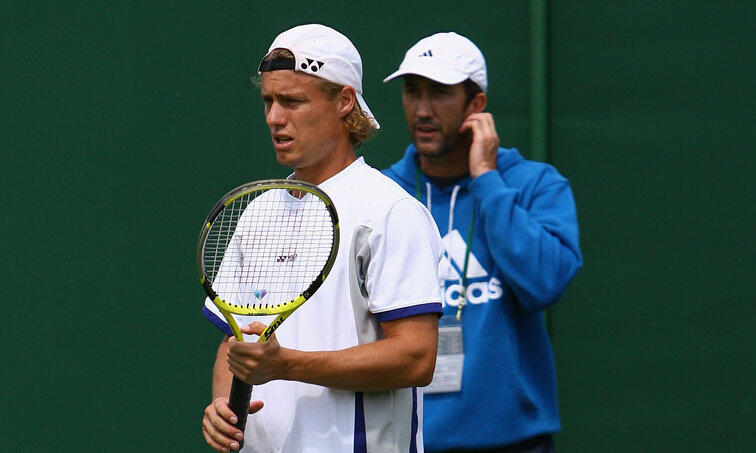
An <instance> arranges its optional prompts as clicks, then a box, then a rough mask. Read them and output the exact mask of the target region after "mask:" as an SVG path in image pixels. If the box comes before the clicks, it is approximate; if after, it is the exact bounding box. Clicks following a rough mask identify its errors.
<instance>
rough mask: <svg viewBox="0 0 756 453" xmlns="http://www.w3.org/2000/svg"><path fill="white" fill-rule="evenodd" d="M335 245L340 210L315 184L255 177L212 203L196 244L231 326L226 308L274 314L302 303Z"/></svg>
mask: <svg viewBox="0 0 756 453" xmlns="http://www.w3.org/2000/svg"><path fill="white" fill-rule="evenodd" d="M338 245H339V221H338V215H337V213H336V209H335V208H334V206H333V202H332V201H331V199H330V198H329V197H328V195H327V194H326V193H325V192H323V191H322V190H321V189H320V188H318V187H317V186H315V185H313V184H310V183H307V182H304V181H298V180H289V179H286V180H285V179H270V180H262V181H254V182H250V183H247V184H243V185H241V186H239V187H237V188H235V189H233V190H231V191H230V192H228V193H227V194H226V195H224V196H223V197H222V198H221V199H220V200H219V201H218V202H217V203H216V204H215V206H213V208H212V210H211V211H210V214H208V216H207V218H206V219H205V222H204V223H203V226H202V229H201V231H200V235H199V239H198V242H197V269H198V272H199V276H200V282H201V283H202V287H203V288H204V289H205V292H206V293H207V295H208V297H209V298H210V300H212V301H213V303H214V304H215V305H216V306H217V307H218V309H219V310H220V311H221V313H222V314H223V315H224V317H226V320H227V321H229V324H231V322H230V321H231V319H230V318H231V316H229V315H228V314H229V313H233V314H238V315H275V314H281V313H286V312H291V311H293V310H295V309H296V308H297V307H299V306H300V305H302V304H303V303H304V302H305V301H307V300H308V299H309V298H310V297H311V296H312V294H313V293H315V291H316V290H317V289H318V288H319V287H320V285H321V284H322V282H323V280H325V278H326V276H327V275H328V273H329V272H330V270H331V268H332V267H333V263H334V261H335V259H336V253H337V251H338ZM232 327H233V326H232ZM233 330H236V329H233Z"/></svg>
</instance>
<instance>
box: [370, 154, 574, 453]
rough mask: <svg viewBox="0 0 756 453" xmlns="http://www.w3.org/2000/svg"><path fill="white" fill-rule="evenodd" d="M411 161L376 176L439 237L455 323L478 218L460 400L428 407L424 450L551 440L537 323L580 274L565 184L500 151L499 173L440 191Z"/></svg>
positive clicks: (454, 396)
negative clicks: (416, 208)
mask: <svg viewBox="0 0 756 453" xmlns="http://www.w3.org/2000/svg"><path fill="white" fill-rule="evenodd" d="M416 159H417V151H416V149H415V146H414V145H410V146H409V147H408V148H407V150H406V152H405V155H404V157H403V158H402V159H401V160H399V161H398V162H396V163H395V164H394V165H392V166H391V167H390V168H389V169H386V170H384V173H385V174H386V175H388V176H389V177H391V178H392V179H393V180H395V181H396V182H398V183H399V184H400V185H401V186H402V187H403V188H404V189H405V190H407V191H408V192H409V193H411V194H413V195H414V194H418V190H419V194H418V195H419V196H418V198H419V199H420V200H421V201H422V202H423V203H424V204H425V205H426V206H427V207H428V208H429V210H430V211H431V214H432V215H433V218H434V219H435V220H436V224H437V225H438V229H439V231H440V232H441V235H442V236H444V245H445V247H446V252H445V255H444V259H442V262H441V266H440V269H439V272H440V275H441V278H442V280H443V283H442V288H443V289H444V297H443V303H444V317H447V316H449V317H453V316H456V313H457V305H458V302H457V298H458V296H459V290H460V288H461V286H460V282H461V274H462V269H463V268H464V261H465V256H466V255H467V252H466V250H467V246H466V245H467V242H468V231H469V228H470V222H471V220H473V217H472V216H473V215H474V220H473V222H474V223H473V225H474V231H473V234H472V236H471V239H472V240H471V241H470V242H471V244H470V253H469V257H468V267H467V283H466V288H467V290H466V294H467V298H466V304H465V306H464V308H463V311H462V325H463V343H464V353H465V360H464V368H463V373H462V376H463V377H462V391H461V392H457V393H438V394H427V395H425V398H424V422H423V424H424V428H423V437H424V442H425V447H426V449H427V450H428V451H440V450H444V449H447V448H465V447H466V448H475V447H477V448H484V447H496V446H502V445H507V444H511V443H514V442H517V441H519V440H522V439H526V438H528V437H532V436H535V435H538V434H542V433H553V432H556V431H558V430H559V428H560V421H559V412H558V407H557V384H556V374H555V367H554V357H553V352H552V349H551V344H550V342H549V337H548V334H547V332H546V329H545V327H544V323H543V317H542V312H541V311H542V310H543V309H545V308H548V307H549V306H551V305H553V304H554V303H556V301H557V300H558V299H559V298H560V297H561V296H562V294H563V292H564V290H565V288H566V287H567V284H568V283H569V282H570V281H571V280H572V278H573V277H574V276H575V273H576V272H577V271H578V269H579V268H580V267H581V266H582V256H581V253H580V247H579V244H578V223H577V213H576V210H575V201H574V199H573V196H572V190H571V188H570V184H569V181H567V179H565V178H564V177H562V176H561V175H560V174H559V173H558V172H557V171H556V169H555V168H554V167H552V166H550V165H548V164H545V163H541V162H534V161H528V160H525V159H524V158H523V157H522V156H521V155H520V154H519V153H518V152H517V150H516V149H505V148H499V155H498V159H497V170H496V171H489V172H487V173H484V174H482V175H480V176H479V177H478V178H476V179H475V180H472V179H471V178H470V177H469V176H468V177H467V178H466V179H464V180H462V181H460V182H459V183H457V185H456V186H452V187H448V188H446V189H444V190H439V189H438V188H437V187H436V186H434V185H433V184H432V183H431V182H430V181H429V180H428V179H427V178H426V177H425V175H422V174H419V173H418V166H417V163H416V162H417V161H416ZM418 175H419V184H418ZM429 192H430V195H429Z"/></svg>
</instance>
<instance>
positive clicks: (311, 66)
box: [300, 58, 325, 72]
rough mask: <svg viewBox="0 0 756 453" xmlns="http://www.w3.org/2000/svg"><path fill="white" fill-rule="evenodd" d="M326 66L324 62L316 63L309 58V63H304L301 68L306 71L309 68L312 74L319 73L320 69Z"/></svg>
mask: <svg viewBox="0 0 756 453" xmlns="http://www.w3.org/2000/svg"><path fill="white" fill-rule="evenodd" d="M324 64H325V63H324V62H322V61H316V60H313V59H312V58H308V59H307V63H305V62H302V64H301V65H300V67H301V68H302V69H303V70H305V71H306V70H307V69H308V68H309V69H310V71H311V72H318V69H320V68H322V67H323V65H324Z"/></svg>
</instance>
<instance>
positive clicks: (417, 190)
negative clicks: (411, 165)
mask: <svg viewBox="0 0 756 453" xmlns="http://www.w3.org/2000/svg"><path fill="white" fill-rule="evenodd" d="M422 195H423V193H422V190H420V167H417V169H416V170H415V197H416V198H417V199H418V200H419V201H420V202H421V203H422V202H423V198H422ZM476 204H477V203H476V202H473V206H472V212H471V213H470V228H469V229H468V230H467V240H466V241H465V246H466V248H465V264H464V266H463V268H462V279H461V281H460V286H461V287H462V288H461V289H460V291H459V304H458V305H457V321H460V320H461V319H462V308H463V307H464V306H465V304H466V303H467V294H466V292H467V266H468V264H469V263H470V249H471V248H472V237H473V233H474V232H475V205H476Z"/></svg>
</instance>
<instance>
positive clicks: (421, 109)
mask: <svg viewBox="0 0 756 453" xmlns="http://www.w3.org/2000/svg"><path fill="white" fill-rule="evenodd" d="M415 115H417V116H418V117H420V118H431V117H432V116H433V106H432V105H431V102H430V97H429V96H428V95H427V94H426V93H422V94H421V95H420V96H418V97H417V99H416V101H415Z"/></svg>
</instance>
